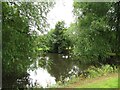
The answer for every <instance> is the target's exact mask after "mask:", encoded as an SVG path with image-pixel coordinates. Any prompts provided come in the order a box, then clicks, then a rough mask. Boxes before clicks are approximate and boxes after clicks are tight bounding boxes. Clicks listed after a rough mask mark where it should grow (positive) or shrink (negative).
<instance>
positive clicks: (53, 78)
mask: <svg viewBox="0 0 120 90" xmlns="http://www.w3.org/2000/svg"><path fill="white" fill-rule="evenodd" d="M41 62H42V63H41ZM34 66H36V67H37V68H36V69H34V70H32V67H34ZM40 66H42V68H41V67H40ZM83 69H84V68H82V69H81V67H80V63H79V61H77V60H74V59H73V58H72V57H71V56H70V55H63V54H56V53H48V54H46V55H45V56H43V57H39V58H38V59H37V60H36V61H35V62H34V63H33V64H32V65H31V66H30V68H29V69H28V71H27V72H28V73H29V74H30V76H29V83H30V85H29V86H30V87H35V86H36V87H39V88H41V87H43V88H47V87H50V86H53V85H55V84H56V82H58V81H61V82H62V83H64V82H65V81H68V80H69V79H70V78H71V77H73V76H74V77H75V76H77V75H79V74H80V73H81V71H82V70H83Z"/></svg>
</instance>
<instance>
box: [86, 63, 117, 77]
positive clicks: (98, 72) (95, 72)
mask: <svg viewBox="0 0 120 90" xmlns="http://www.w3.org/2000/svg"><path fill="white" fill-rule="evenodd" d="M86 72H88V73H89V75H88V77H89V78H95V77H98V76H103V75H107V74H108V73H113V72H117V67H116V66H113V67H112V66H110V65H103V66H101V67H99V68H96V67H94V66H91V67H89V68H88V69H87V70H86Z"/></svg>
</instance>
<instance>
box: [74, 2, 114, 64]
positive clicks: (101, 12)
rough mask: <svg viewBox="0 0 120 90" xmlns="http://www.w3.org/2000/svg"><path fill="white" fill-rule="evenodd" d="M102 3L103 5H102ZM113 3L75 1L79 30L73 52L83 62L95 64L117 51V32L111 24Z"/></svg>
mask: <svg viewBox="0 0 120 90" xmlns="http://www.w3.org/2000/svg"><path fill="white" fill-rule="evenodd" d="M101 5H102V7H101ZM112 5H113V3H105V2H104V3H80V2H74V14H75V16H76V28H75V29H74V30H75V32H77V33H76V34H75V35H74V38H76V39H75V42H74V43H75V45H74V48H73V53H74V55H75V56H76V57H78V60H80V61H81V63H87V64H91V63H92V64H95V63H97V62H101V61H102V62H103V61H105V60H106V58H110V55H108V54H107V53H108V52H109V53H113V52H114V51H115V48H114V46H115V42H116V39H115V37H116V34H115V33H116V32H115V31H113V30H112V29H111V28H110V27H111V26H110V25H109V20H110V19H109V18H108V17H109V16H110V15H109V12H110V11H111V8H113V7H112Z"/></svg>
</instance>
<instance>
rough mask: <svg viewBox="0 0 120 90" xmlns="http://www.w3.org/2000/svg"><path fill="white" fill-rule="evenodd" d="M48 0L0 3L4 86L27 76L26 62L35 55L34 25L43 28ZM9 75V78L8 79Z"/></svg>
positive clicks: (36, 53)
mask: <svg viewBox="0 0 120 90" xmlns="http://www.w3.org/2000/svg"><path fill="white" fill-rule="evenodd" d="M51 5H52V4H51V3H48V2H40V3H38V4H37V5H36V4H34V3H30V2H29V3H28V2H27V3H25V2H21V3H18V2H11V3H9V2H3V3H2V10H3V11H2V19H3V20H2V22H3V28H2V36H3V37H2V38H3V42H2V44H3V45H2V46H3V48H2V49H3V57H2V68H3V70H2V79H3V87H14V86H12V84H13V83H16V80H17V79H19V78H23V77H25V76H27V75H26V72H27V69H28V67H29V65H30V64H31V63H32V62H33V61H34V60H36V58H37V57H38V54H39V53H38V50H37V44H38V42H39V41H37V36H36V34H37V33H36V32H35V31H32V29H31V28H32V27H36V28H37V29H38V30H39V31H40V32H42V30H43V29H45V27H46V25H47V22H46V14H47V13H48V11H49V9H50V8H49V7H51ZM9 78H10V80H9Z"/></svg>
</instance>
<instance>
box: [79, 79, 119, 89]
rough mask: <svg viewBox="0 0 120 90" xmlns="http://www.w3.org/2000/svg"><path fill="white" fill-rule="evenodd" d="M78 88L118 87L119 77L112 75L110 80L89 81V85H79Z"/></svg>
mask: <svg viewBox="0 0 120 90" xmlns="http://www.w3.org/2000/svg"><path fill="white" fill-rule="evenodd" d="M78 88H118V78H117V77H111V78H109V79H108V80H104V81H101V82H96V83H89V84H87V85H83V86H78Z"/></svg>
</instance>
